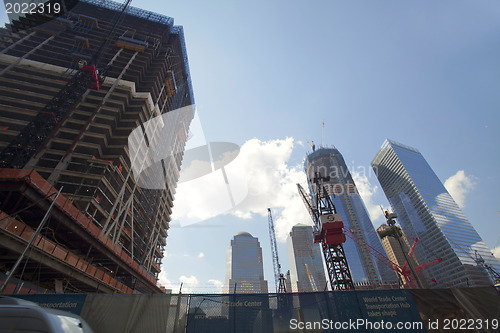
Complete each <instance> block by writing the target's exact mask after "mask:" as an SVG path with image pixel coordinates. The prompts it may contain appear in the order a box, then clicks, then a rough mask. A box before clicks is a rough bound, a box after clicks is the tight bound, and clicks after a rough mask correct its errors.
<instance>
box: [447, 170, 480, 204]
mask: <svg viewBox="0 0 500 333" xmlns="http://www.w3.org/2000/svg"><path fill="white" fill-rule="evenodd" d="M475 185H476V177H474V176H472V175H471V176H467V175H466V174H465V171H464V170H459V171H457V173H456V174H454V175H453V176H451V177H450V178H448V179H446V181H445V182H444V187H446V190H448V192H449V193H450V195H451V196H452V197H453V199H454V200H455V202H456V203H457V205H458V206H459V207H460V208H464V207H465V196H466V194H467V193H468V192H470V191H471V190H472V189H473V188H474V186H475Z"/></svg>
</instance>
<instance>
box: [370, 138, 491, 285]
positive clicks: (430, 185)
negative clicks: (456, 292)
mask: <svg viewBox="0 0 500 333" xmlns="http://www.w3.org/2000/svg"><path fill="white" fill-rule="evenodd" d="M371 165H372V167H373V169H374V171H375V174H376V175H377V178H378V180H379V182H380V185H381V186H382V189H383V190H384V193H385V195H386V197H387V199H388V200H389V202H390V204H391V207H392V209H393V210H394V212H395V213H396V214H397V216H398V219H397V221H398V222H399V224H400V225H401V227H402V229H403V231H404V233H405V234H406V236H407V237H408V238H409V239H414V238H415V237H418V238H419V244H418V245H417V246H416V248H415V258H416V260H417V261H418V262H419V263H420V264H424V263H426V262H430V261H432V260H435V259H437V258H440V257H442V258H443V261H442V262H440V263H438V264H436V265H433V266H431V267H428V268H426V269H425V270H424V271H422V272H423V274H424V275H425V276H427V278H429V279H434V280H436V281H437V283H434V284H433V285H432V286H433V287H436V288H444V287H466V286H484V285H491V282H490V281H489V278H488V275H487V273H486V271H485V270H484V269H482V268H481V267H480V266H478V265H477V263H476V261H475V259H476V255H480V256H481V257H483V258H484V260H485V261H486V263H487V264H488V265H490V266H491V267H494V268H495V269H497V270H499V269H500V265H499V263H498V260H497V259H496V258H494V257H493V255H492V253H491V251H490V250H489V249H488V247H487V246H486V244H485V243H484V241H483V240H482V239H481V237H480V236H479V235H478V233H477V232H476V230H475V229H474V227H473V226H472V225H471V223H470V222H469V221H468V220H467V218H466V217H465V215H464V213H463V212H462V210H461V209H460V208H459V207H458V205H457V204H456V203H455V201H454V200H453V198H452V197H451V196H450V194H449V193H448V191H447V190H446V188H445V187H444V185H443V183H442V182H441V181H440V180H439V178H438V177H437V176H436V174H435V173H434V171H433V170H432V169H431V167H430V166H429V164H428V163H427V161H426V160H425V159H424V157H423V156H422V154H421V153H420V152H419V151H418V150H417V149H415V148H411V147H408V146H405V145H403V144H400V143H397V142H394V141H391V140H386V141H385V142H384V144H383V145H382V147H381V148H380V150H379V151H378V153H377V154H376V156H375V158H374V159H373V161H372V163H371Z"/></svg>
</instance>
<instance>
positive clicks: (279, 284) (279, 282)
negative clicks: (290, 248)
mask: <svg viewBox="0 0 500 333" xmlns="http://www.w3.org/2000/svg"><path fill="white" fill-rule="evenodd" d="M267 214H268V222H269V238H270V239H271V252H272V255H273V266H274V282H275V283H276V292H277V293H286V285H285V277H284V276H283V274H282V273H281V265H280V261H279V257H278V246H277V244H276V233H275V232H274V222H273V215H272V214H271V208H268V209H267Z"/></svg>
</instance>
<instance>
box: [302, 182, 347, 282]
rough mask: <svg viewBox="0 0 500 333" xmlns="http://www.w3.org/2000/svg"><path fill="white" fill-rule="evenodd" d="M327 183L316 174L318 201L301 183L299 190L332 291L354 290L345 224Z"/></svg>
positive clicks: (315, 186)
mask: <svg viewBox="0 0 500 333" xmlns="http://www.w3.org/2000/svg"><path fill="white" fill-rule="evenodd" d="M323 180H326V181H328V180H329V177H321V175H319V173H316V174H315V177H314V179H312V183H313V184H314V194H313V196H314V200H312V199H311V198H310V197H309V196H308V195H307V194H306V192H305V190H304V189H303V188H302V186H300V184H297V187H298V190H299V194H300V196H301V198H302V200H303V201H304V204H305V205H306V208H307V210H308V211H309V214H310V215H311V218H312V220H313V222H314V242H315V243H321V247H322V249H323V255H324V256H325V263H326V268H327V271H328V277H329V279H330V285H331V286H332V289H334V290H349V289H354V282H353V280H352V276H351V271H350V269H349V265H348V264H347V258H346V255H345V252H344V247H343V243H344V242H345V241H346V237H345V233H344V223H343V222H342V218H341V217H340V214H337V211H336V210H335V206H334V205H333V202H332V199H331V198H330V195H329V194H328V191H327V190H326V188H325V187H324V186H321V182H322V181H323ZM313 203H314V205H313Z"/></svg>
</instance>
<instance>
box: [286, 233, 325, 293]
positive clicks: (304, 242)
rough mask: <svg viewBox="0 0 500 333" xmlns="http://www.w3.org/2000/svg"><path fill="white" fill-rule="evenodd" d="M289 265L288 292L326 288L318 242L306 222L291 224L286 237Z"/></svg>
mask: <svg viewBox="0 0 500 333" xmlns="http://www.w3.org/2000/svg"><path fill="white" fill-rule="evenodd" d="M286 242H287V252H288V263H289V265H290V286H291V288H292V289H291V290H290V292H313V291H324V290H326V278H325V270H324V268H323V259H322V256H323V255H322V253H321V249H320V244H317V243H314V237H313V228H312V226H310V225H306V224H300V223H299V224H296V225H294V226H293V228H292V230H291V231H290V234H289V235H288V237H287V241H286Z"/></svg>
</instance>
